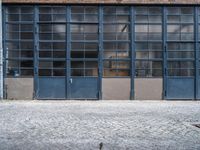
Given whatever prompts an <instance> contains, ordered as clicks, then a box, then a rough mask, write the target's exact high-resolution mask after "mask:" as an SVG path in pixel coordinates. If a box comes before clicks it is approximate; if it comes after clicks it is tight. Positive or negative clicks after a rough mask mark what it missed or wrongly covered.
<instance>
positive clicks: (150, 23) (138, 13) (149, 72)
mask: <svg viewBox="0 0 200 150" xmlns="http://www.w3.org/2000/svg"><path fill="white" fill-rule="evenodd" d="M135 51H136V53H135V54H136V58H135V59H136V61H135V67H136V68H135V70H136V72H135V75H136V77H160V76H162V57H163V49H162V9H161V7H136V8H135Z"/></svg>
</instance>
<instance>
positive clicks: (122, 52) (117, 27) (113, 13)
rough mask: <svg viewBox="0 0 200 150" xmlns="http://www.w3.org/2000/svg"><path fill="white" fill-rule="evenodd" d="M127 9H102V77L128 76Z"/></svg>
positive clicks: (128, 16) (128, 19) (128, 25)
mask: <svg viewBox="0 0 200 150" xmlns="http://www.w3.org/2000/svg"><path fill="white" fill-rule="evenodd" d="M129 11H130V9H129V7H127V6H123V7H113V6H105V7H104V9H103V60H104V63H103V67H104V71H103V76H104V77H113V76H130V14H129Z"/></svg>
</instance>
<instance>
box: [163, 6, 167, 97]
mask: <svg viewBox="0 0 200 150" xmlns="http://www.w3.org/2000/svg"><path fill="white" fill-rule="evenodd" d="M166 14H167V13H166V7H163V16H162V21H163V25H162V38H163V99H166V98H167V97H166V96H167V77H168V71H167V43H166V39H167V24H166V20H167V18H166Z"/></svg>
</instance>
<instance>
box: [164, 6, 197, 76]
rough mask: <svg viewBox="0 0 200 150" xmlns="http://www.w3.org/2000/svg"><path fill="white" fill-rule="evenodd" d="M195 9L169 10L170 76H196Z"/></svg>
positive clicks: (168, 44) (168, 45)
mask: <svg viewBox="0 0 200 150" xmlns="http://www.w3.org/2000/svg"><path fill="white" fill-rule="evenodd" d="M193 15H194V9H193V8H192V7H168V8H167V67H168V76H194V52H195V50H194V16H193Z"/></svg>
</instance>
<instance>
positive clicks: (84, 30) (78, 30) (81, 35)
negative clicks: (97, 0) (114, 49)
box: [70, 6, 99, 76]
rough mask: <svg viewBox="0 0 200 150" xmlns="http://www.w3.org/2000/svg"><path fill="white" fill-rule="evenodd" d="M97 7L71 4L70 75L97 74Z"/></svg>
mask: <svg viewBox="0 0 200 150" xmlns="http://www.w3.org/2000/svg"><path fill="white" fill-rule="evenodd" d="M98 34H99V28H98V7H95V6H72V7H71V20H70V35H71V76H98V50H99V49H98V39H99V38H98Z"/></svg>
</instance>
